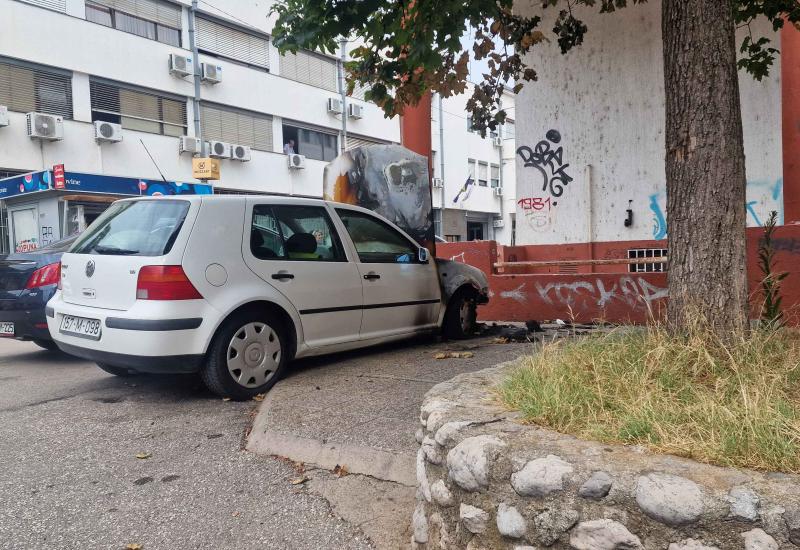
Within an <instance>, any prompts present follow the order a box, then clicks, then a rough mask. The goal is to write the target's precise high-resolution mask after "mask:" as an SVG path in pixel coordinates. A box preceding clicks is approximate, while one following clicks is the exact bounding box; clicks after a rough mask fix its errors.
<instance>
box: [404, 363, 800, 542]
mask: <svg viewBox="0 0 800 550" xmlns="http://www.w3.org/2000/svg"><path fill="white" fill-rule="evenodd" d="M511 368H513V365H511V364H505V365H501V366H499V367H495V368H492V369H487V370H483V371H480V372H477V373H467V374H462V375H459V376H457V377H455V378H453V379H452V380H450V381H448V382H444V383H442V384H439V385H437V386H435V387H434V388H432V389H431V390H430V391H429V392H428V394H427V395H426V397H425V400H424V403H423V405H422V409H421V414H420V422H421V424H422V427H421V428H420V429H419V431H418V432H417V434H416V437H417V441H418V442H419V443H420V449H419V452H418V454H417V465H416V469H417V482H418V491H417V506H416V509H415V510H414V514H413V518H412V521H413V532H414V534H413V540H412V547H413V548H424V549H436V548H444V549H460V548H467V549H469V550H480V549H491V550H494V549H514V550H533V549H536V548H545V547H550V548H573V549H577V550H612V549H619V550H634V549H640V548H643V549H648V550H649V549H660V550H661V549H663V550H712V549H717V550H728V549H745V550H777V549H778V548H800V484H799V483H798V482H799V481H800V477H798V476H794V475H785V474H763V473H759V472H752V471H747V470H737V469H731V468H719V467H715V466H709V465H705V464H699V463H697V462H693V461H691V460H686V459H682V458H677V457H673V456H666V455H653V454H649V453H647V452H645V451H644V450H642V449H640V448H637V447H626V446H619V445H604V444H599V443H593V442H587V441H583V440H579V439H576V438H574V437H570V436H566V435H562V434H558V433H555V432H552V431H550V430H545V429H541V428H537V427H534V426H527V425H523V424H521V423H520V422H518V418H519V416H518V413H509V412H508V411H505V410H504V409H502V408H501V407H500V406H499V405H498V404H497V403H496V401H495V400H494V398H493V396H492V394H491V388H492V386H494V385H495V384H496V383H497V381H499V380H500V379H502V378H503V377H504V375H505V374H507V372H508V370H509V369H511Z"/></svg>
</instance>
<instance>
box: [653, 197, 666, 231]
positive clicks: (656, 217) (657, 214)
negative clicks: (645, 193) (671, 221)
mask: <svg viewBox="0 0 800 550" xmlns="http://www.w3.org/2000/svg"><path fill="white" fill-rule="evenodd" d="M650 210H652V211H653V238H654V239H655V240H657V241H660V240H661V239H663V238H665V237H666V236H667V220H666V218H665V217H664V212H662V211H661V206H659V204H658V195H657V194H655V195H650Z"/></svg>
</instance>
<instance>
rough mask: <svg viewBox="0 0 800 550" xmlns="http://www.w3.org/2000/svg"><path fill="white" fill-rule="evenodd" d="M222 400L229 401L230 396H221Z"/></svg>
mask: <svg viewBox="0 0 800 550" xmlns="http://www.w3.org/2000/svg"><path fill="white" fill-rule="evenodd" d="M222 400H223V401H230V400H231V398H230V397H223V398H222Z"/></svg>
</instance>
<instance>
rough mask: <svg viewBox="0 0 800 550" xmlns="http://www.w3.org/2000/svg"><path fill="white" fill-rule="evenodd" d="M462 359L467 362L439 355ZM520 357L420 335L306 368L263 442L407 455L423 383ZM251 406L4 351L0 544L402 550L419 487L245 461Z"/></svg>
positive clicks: (47, 356) (499, 348)
mask: <svg viewBox="0 0 800 550" xmlns="http://www.w3.org/2000/svg"><path fill="white" fill-rule="evenodd" d="M465 347H467V348H471V349H473V350H474V357H472V358H469V359H446V360H437V359H435V353H436V352H437V351H441V350H443V349H454V348H455V349H459V348H460V349H463V348H465ZM528 350H530V345H529V344H506V345H492V344H491V338H483V339H478V340H471V341H468V342H466V343H461V344H453V345H445V344H441V343H438V342H435V341H433V340H430V339H428V340H418V341H416V342H406V343H399V344H394V345H391V346H384V347H381V348H377V349H370V350H360V351H356V352H351V353H346V354H339V355H335V356H332V357H327V358H315V359H312V360H307V361H301V362H298V363H297V364H296V365H294V366H293V368H292V370H291V371H290V372H289V374H288V376H287V378H286V379H285V380H284V381H281V382H280V383H279V384H278V385H277V386H276V387H275V388H274V389H273V391H272V392H270V395H269V396H268V398H267V400H266V401H264V403H263V410H262V418H264V419H266V420H267V424H268V426H269V427H270V429H271V431H270V434H272V435H273V436H281V437H284V436H291V437H293V438H294V440H295V441H296V442H300V443H301V444H302V445H309V444H310V445H311V446H313V445H315V444H319V445H328V446H330V445H331V442H334V443H335V445H336V446H337V448H339V449H342V450H343V451H346V450H347V449H348V448H349V449H351V450H352V449H355V452H359V451H358V450H359V449H364V450H366V451H369V452H373V451H374V452H377V453H382V454H383V455H385V454H387V453H391V454H392V456H394V455H397V456H399V457H401V458H402V457H405V455H406V454H408V455H409V456H411V457H413V455H414V453H415V452H416V443H415V442H414V440H413V437H414V435H413V434H414V431H415V429H416V427H417V423H418V420H417V416H418V410H419V403H420V401H421V399H422V396H423V395H424V393H425V391H427V389H428V388H429V387H430V386H432V385H434V384H435V383H437V382H439V381H441V380H446V379H448V378H450V377H452V376H454V375H455V374H458V373H459V372H463V371H466V370H477V369H480V368H485V367H487V366H491V365H493V364H496V363H499V362H501V361H504V360H508V359H512V358H514V357H516V356H518V355H520V354H521V353H524V352H525V351H528ZM258 406H259V403H257V402H254V401H250V402H245V403H236V402H233V401H223V400H221V399H219V398H217V397H215V396H213V395H212V394H210V393H209V392H208V391H207V390H205V388H204V387H203V386H202V384H201V383H200V381H199V380H198V379H197V378H196V377H193V376H140V377H130V378H118V377H115V376H112V375H109V374H106V373H105V372H103V371H101V370H100V369H98V368H97V367H95V366H94V365H93V364H92V363H88V362H86V361H83V360H80V359H75V358H70V357H68V356H65V355H62V354H60V353H51V352H46V351H43V350H40V349H39V348H37V347H36V346H35V345H33V344H29V343H22V342H17V341H13V340H3V339H0V548H3V549H7V548H8V549H23V548H24V549H39V548H43V549H45V548H46V549H53V548H58V549H73V548H76V549H77V548H80V549H82V550H83V549H94V548H97V549H103V550H109V549H111V550H114V549H120V550H123V549H125V547H126V545H128V544H141V545H142V548H143V550H156V549H168V550H172V549H178V548H180V549H182V550H183V549H190V548H203V549H211V548H213V549H226V548H231V549H233V548H235V549H249V548H259V549H273V548H274V549H281V550H293V549H306V548H308V549H322V548H324V549H326V550H334V549H340V548H341V549H360V548H400V547H407V541H408V540H409V538H410V531H408V520H409V518H410V514H411V508H413V495H414V489H413V487H410V486H409V484H407V483H406V484H402V483H396V482H390V481H380V479H376V478H375V477H373V476H370V475H348V476H346V477H342V478H339V477H337V476H334V475H332V474H330V473H329V472H327V471H324V470H320V469H317V470H313V469H310V468H309V469H308V470H307V471H306V472H305V473H304V474H299V473H298V471H296V470H295V468H294V467H293V466H292V464H291V463H290V462H289V461H287V460H281V459H278V458H274V457H270V456H261V455H258V454H253V453H250V452H247V451H244V450H243V449H244V443H245V438H246V434H247V431H248V430H249V428H250V426H251V422H252V419H253V418H254V416H255V414H256V409H257V407H258ZM254 435H256V433H255V432H254ZM262 435H263V434H262ZM281 451H282V449H281V448H277V449H275V450H274V453H275V454H283V455H289V456H291V454H292V453H291V452H285V453H284V452H281ZM137 455H139V456H147V457H148V458H137ZM350 456H351V457H352V456H353V454H352V453H351V455H350ZM323 466H325V467H327V466H328V465H324V464H323ZM331 466H332V465H331ZM363 473H366V474H369V472H363ZM302 477H307V478H308V481H307V482H304V483H299V484H296V485H295V484H292V483H291V482H292V481H293V480H294V481H296V480H297V479H298V478H302ZM412 477H413V476H412ZM365 499H369V506H364V502H365ZM342 518H344V519H342Z"/></svg>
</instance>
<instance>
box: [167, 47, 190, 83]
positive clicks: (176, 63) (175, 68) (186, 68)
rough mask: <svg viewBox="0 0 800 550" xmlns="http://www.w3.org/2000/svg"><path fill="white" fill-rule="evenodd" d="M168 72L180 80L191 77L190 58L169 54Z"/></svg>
mask: <svg viewBox="0 0 800 550" xmlns="http://www.w3.org/2000/svg"><path fill="white" fill-rule="evenodd" d="M169 72H170V73H171V74H174V75H175V76H180V77H181V78H182V77H184V76H189V75H191V74H192V73H193V72H194V71H193V69H192V58H191V57H185V56H183V55H180V54H177V53H171V54H169Z"/></svg>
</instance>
